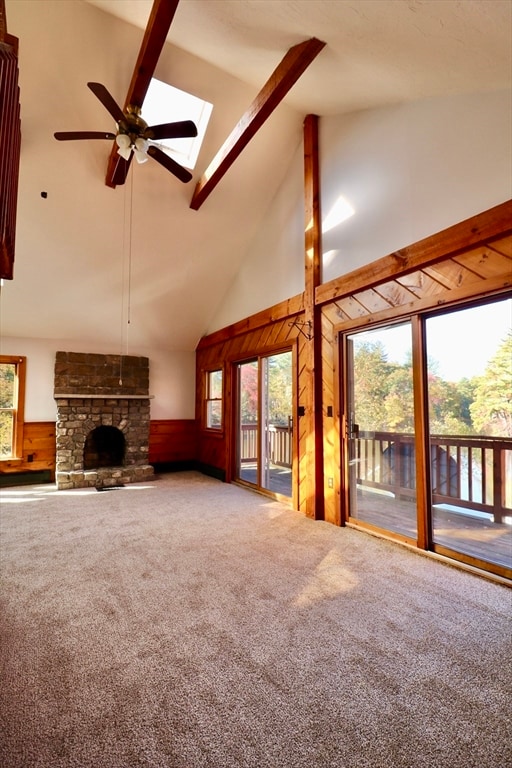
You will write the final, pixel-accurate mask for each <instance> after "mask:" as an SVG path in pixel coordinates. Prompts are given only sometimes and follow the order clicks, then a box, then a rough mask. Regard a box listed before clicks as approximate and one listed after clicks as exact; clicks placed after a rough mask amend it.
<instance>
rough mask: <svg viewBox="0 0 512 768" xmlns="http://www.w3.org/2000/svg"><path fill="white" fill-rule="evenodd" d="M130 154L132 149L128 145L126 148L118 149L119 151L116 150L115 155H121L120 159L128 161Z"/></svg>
mask: <svg viewBox="0 0 512 768" xmlns="http://www.w3.org/2000/svg"><path fill="white" fill-rule="evenodd" d="M131 152H132V148H131V146H130V145H128V146H127V147H119V149H118V150H117V154H118V155H121V157H122V158H123V159H124V160H129V159H130V155H131Z"/></svg>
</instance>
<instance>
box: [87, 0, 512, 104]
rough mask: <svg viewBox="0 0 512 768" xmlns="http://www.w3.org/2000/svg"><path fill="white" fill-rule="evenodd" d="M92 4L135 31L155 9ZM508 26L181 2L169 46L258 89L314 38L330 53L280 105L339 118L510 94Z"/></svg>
mask: <svg viewBox="0 0 512 768" xmlns="http://www.w3.org/2000/svg"><path fill="white" fill-rule="evenodd" d="M88 1H89V2H90V3H91V4H92V5H95V6H97V7H98V8H101V9H102V10H104V11H107V12H108V13H111V14H114V15H115V16H118V17H119V18H122V19H124V20H125V21H129V22H130V23H132V24H135V25H137V26H139V27H140V28H144V27H145V25H146V22H147V18H148V16H149V11H150V8H151V5H152V2H151V0H122V1H120V0H88ZM511 23H512V15H511V3H510V2H508V0H497V1H496V0H181V2H180V6H179V10H178V12H177V14H176V17H175V20H174V21H173V24H172V26H171V29H170V32H169V36H168V40H169V41H170V42H171V43H173V44H174V45H177V46H178V47H180V48H183V49H184V50H186V51H188V52H189V53H193V54H194V55H195V56H198V57H199V58H201V59H204V60H205V61H208V62H209V63H210V64H213V65H215V66H216V67H218V68H219V69H222V70H224V71H225V72H229V73H231V74H235V73H236V76H237V77H239V78H240V79H242V80H244V81H245V82H247V83H250V84H251V85H253V86H254V87H255V88H256V89H259V88H260V87H261V85H263V83H264V82H265V80H266V79H267V77H268V75H269V74H270V73H271V72H272V71H273V69H274V67H275V66H276V64H277V63H278V62H279V60H280V59H281V58H282V56H283V55H284V53H285V52H286V51H287V50H288V48H290V47H291V46H292V45H295V44H296V43H299V42H301V41H302V40H305V39H307V38H308V37H317V38H318V39H320V40H323V41H324V42H325V43H326V50H325V51H324V52H323V53H322V55H321V57H319V58H318V60H317V61H316V62H315V63H314V66H313V67H312V68H311V70H310V71H309V72H306V73H305V74H304V75H303V76H302V78H301V79H300V81H299V82H298V83H297V84H296V85H295V86H294V87H293V89H292V91H291V93H290V94H289V96H288V97H287V99H286V101H287V103H288V104H289V105H290V106H293V107H294V108H295V109H298V110H299V111H301V112H303V113H304V114H306V113H308V112H312V113H315V114H319V115H328V114H331V115H333V114H337V115H339V114H342V113H344V112H352V111H355V110H359V109H368V108H371V107H376V106H383V105H385V104H392V103H401V102H403V101H409V100H415V99H421V98H428V97H432V96H438V95H445V94H452V93H463V92H468V91H479V90H487V89H489V87H493V88H495V89H500V88H505V87H507V86H509V85H510V82H511V72H510V51H509V48H510V36H511ZM490 84H492V86H490Z"/></svg>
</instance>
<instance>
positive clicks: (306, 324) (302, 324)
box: [288, 320, 313, 341]
mask: <svg viewBox="0 0 512 768" xmlns="http://www.w3.org/2000/svg"><path fill="white" fill-rule="evenodd" d="M288 325H289V326H290V328H297V329H298V331H299V333H302V335H303V336H304V337H305V338H306V339H307V340H308V341H311V340H312V338H313V324H312V322H311V320H306V321H303V320H294V321H293V322H291V323H288ZM304 328H307V329H308V330H307V331H305V330H304Z"/></svg>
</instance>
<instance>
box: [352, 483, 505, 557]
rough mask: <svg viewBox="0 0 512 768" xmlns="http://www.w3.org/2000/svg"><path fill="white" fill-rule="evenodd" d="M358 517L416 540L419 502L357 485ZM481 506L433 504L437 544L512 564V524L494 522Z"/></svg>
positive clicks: (473, 555) (435, 540) (467, 553)
mask: <svg viewBox="0 0 512 768" xmlns="http://www.w3.org/2000/svg"><path fill="white" fill-rule="evenodd" d="M357 506H358V509H359V510H360V511H359V515H358V517H353V518H351V520H352V522H355V523H357V522H358V521H362V522H366V523H369V524H371V525H374V526H377V527H378V528H382V529H383V530H385V531H389V532H392V533H397V534H399V535H401V536H407V537H408V538H410V539H413V540H416V536H417V531H416V504H415V503H414V501H405V500H402V499H397V498H394V497H392V496H384V495H383V494H379V493H374V492H373V491H371V490H366V489H365V490H363V489H360V488H358V491H357ZM479 515H480V513H479V512H478V510H474V511H471V510H468V509H465V508H462V507H460V508H457V507H447V506H446V505H438V506H434V508H433V529H434V531H433V539H434V543H435V544H439V545H441V546H443V547H447V548H449V549H452V550H454V551H455V552H459V553H461V554H465V555H469V556H470V557H475V558H478V559H480V560H485V561H487V562H490V563H495V564H497V565H502V566H505V567H506V568H512V525H509V524H507V523H505V522H503V523H494V522H492V521H491V520H490V519H489V518H486V517H484V516H479Z"/></svg>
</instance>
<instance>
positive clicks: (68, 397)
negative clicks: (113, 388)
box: [53, 392, 155, 400]
mask: <svg viewBox="0 0 512 768" xmlns="http://www.w3.org/2000/svg"><path fill="white" fill-rule="evenodd" d="M53 397H54V398H55V400H153V398H154V397H155V396H154V395H116V394H110V395H90V394H86V395H77V394H76V393H75V392H73V393H64V394H60V393H59V394H55V395H54V396H53Z"/></svg>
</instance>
